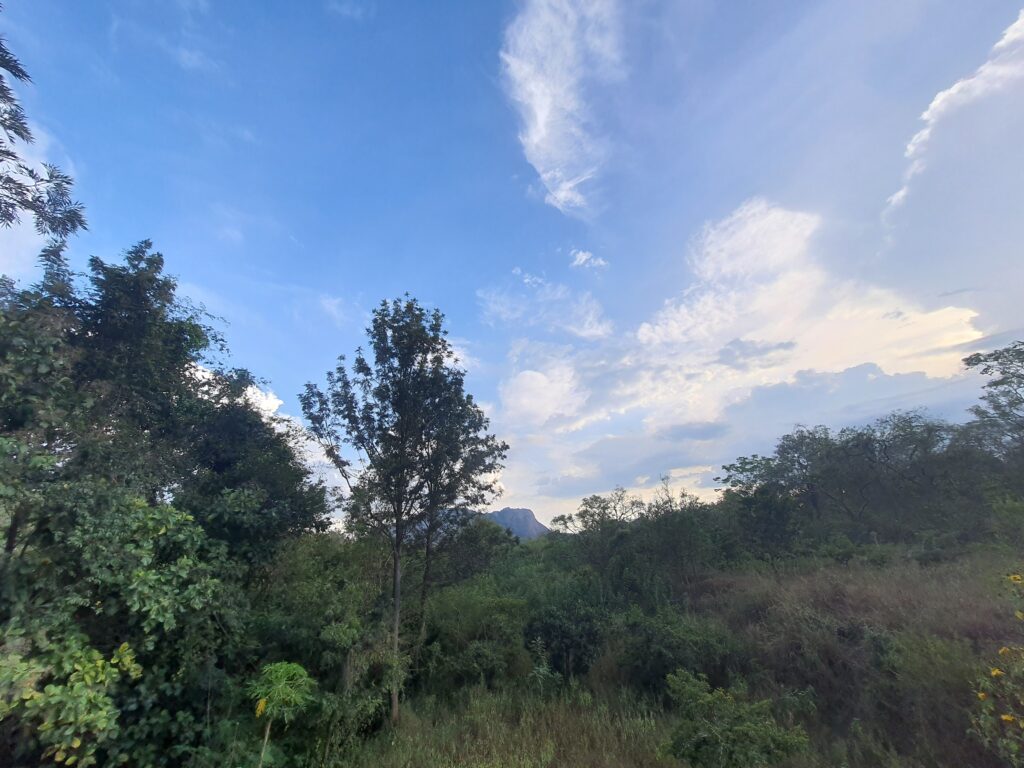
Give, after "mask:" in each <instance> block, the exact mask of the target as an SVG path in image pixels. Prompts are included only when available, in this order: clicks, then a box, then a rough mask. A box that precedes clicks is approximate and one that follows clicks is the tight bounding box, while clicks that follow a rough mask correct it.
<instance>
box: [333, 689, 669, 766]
mask: <svg viewBox="0 0 1024 768" xmlns="http://www.w3.org/2000/svg"><path fill="white" fill-rule="evenodd" d="M669 727H670V718H669V717H668V716H667V715H666V714H665V713H664V712H662V711H661V710H660V708H656V707H652V706H650V705H648V704H645V703H644V702H642V701H640V700H638V699H636V698H633V697H631V696H628V695H625V694H623V695H622V696H620V697H618V698H617V699H616V700H612V701H609V700H607V699H602V700H597V699H595V698H594V697H593V696H592V695H591V694H590V693H589V692H587V691H585V690H583V689H580V688H576V687H574V688H571V689H569V690H566V691H563V692H562V693H561V694H558V695H556V696H554V697H549V698H542V697H539V696H535V695H532V694H529V693H526V692H523V691H501V692H494V691H487V690H485V689H482V688H475V689H472V690H471V691H469V692H468V694H467V696H466V698H465V700H464V701H463V703H462V705H461V706H459V707H457V708H455V709H452V708H451V706H450V704H445V705H443V706H442V705H440V704H437V703H435V702H433V701H431V700H423V701H418V702H413V703H412V704H411V705H410V706H409V707H407V708H406V710H405V712H404V713H403V719H402V722H401V723H400V724H399V726H398V727H397V728H396V729H394V730H390V731H385V732H383V733H381V734H378V735H377V736H376V737H374V738H373V739H371V740H370V741H369V742H367V743H365V744H364V745H362V746H361V747H360V749H359V751H358V754H355V755H353V756H352V757H351V762H347V763H342V765H346V766H353V767H354V768H355V767H359V768H363V767H365V768H370V766H373V768H420V767H421V766H422V768H428V767H429V768H456V767H458V768H551V767H553V766H589V767H591V768H655V766H663V767H664V766H678V763H677V762H675V761H674V760H672V759H670V758H663V757H660V756H659V755H658V748H659V746H660V745H661V744H662V743H663V742H664V741H665V740H666V738H667V734H668V731H669Z"/></svg>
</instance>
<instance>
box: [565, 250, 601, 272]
mask: <svg viewBox="0 0 1024 768" xmlns="http://www.w3.org/2000/svg"><path fill="white" fill-rule="evenodd" d="M569 255H570V256H572V262H571V263H570V264H569V266H571V267H577V268H579V267H582V268H584V269H601V268H602V267H607V266H608V262H607V261H605V260H604V259H602V258H601V257H600V256H595V255H594V254H593V253H591V252H590V251H583V250H580V249H579V248H574V249H573V250H572V251H571V252H570V253H569Z"/></svg>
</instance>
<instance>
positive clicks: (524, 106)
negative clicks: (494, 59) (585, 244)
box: [501, 0, 622, 213]
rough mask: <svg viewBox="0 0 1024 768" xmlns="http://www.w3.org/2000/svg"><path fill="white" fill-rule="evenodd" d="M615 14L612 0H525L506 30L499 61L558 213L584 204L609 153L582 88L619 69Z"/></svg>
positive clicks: (527, 147) (522, 135) (529, 154)
mask: <svg viewBox="0 0 1024 768" xmlns="http://www.w3.org/2000/svg"><path fill="white" fill-rule="evenodd" d="M618 16H619V9H618V7H617V4H616V2H615V0H528V1H527V2H526V3H525V5H524V6H523V8H522V11H521V12H520V13H519V15H518V16H517V17H516V18H515V19H514V20H513V21H512V23H511V24H510V25H509V27H508V28H507V29H506V30H505V42H504V46H503V48H502V50H501V61H502V65H503V68H504V73H505V80H506V85H507V90H508V94H509V97H510V98H511V99H512V101H513V102H514V104H515V106H516V108H517V110H518V112H519V117H520V121H521V129H520V132H519V141H520V143H521V144H522V147H523V152H524V154H525V155H526V160H527V162H529V163H530V165H532V166H533V168H534V169H535V170H536V171H537V174H538V175H539V176H540V180H541V183H542V184H543V185H544V188H545V190H546V195H545V201H546V202H547V203H548V204H549V205H552V206H554V207H555V208H557V209H558V210H560V211H562V212H563V213H570V212H580V211H583V210H584V209H586V208H587V204H588V200H587V194H586V190H585V187H586V185H587V182H589V181H591V180H592V179H593V178H594V177H595V176H596V175H597V174H598V172H599V170H600V168H601V165H602V163H603V162H604V159H605V156H606V153H607V147H606V142H605V140H604V139H603V138H602V137H601V135H600V134H599V133H598V129H597V127H596V120H595V117H594V114H593V110H592V109H591V107H590V105H589V104H588V102H587V88H588V87H589V86H590V85H591V84H593V83H599V82H606V81H609V80H612V79H615V78H617V77H619V76H621V74H622V57H621V50H620V40H619V37H620V33H619V18H618Z"/></svg>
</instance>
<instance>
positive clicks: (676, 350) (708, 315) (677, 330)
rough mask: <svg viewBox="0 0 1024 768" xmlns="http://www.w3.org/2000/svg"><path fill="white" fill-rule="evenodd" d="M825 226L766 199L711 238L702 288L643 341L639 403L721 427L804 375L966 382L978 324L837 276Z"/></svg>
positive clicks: (702, 256) (702, 244) (701, 254)
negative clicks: (874, 372) (824, 254)
mask: <svg viewBox="0 0 1024 768" xmlns="http://www.w3.org/2000/svg"><path fill="white" fill-rule="evenodd" d="M821 227H822V220H821V219H820V217H818V216H816V215H813V214H809V213H805V212H800V211H790V210H787V209H785V208H781V207H779V206H775V205H771V204H770V203H768V202H766V201H764V200H751V201H749V202H747V203H745V204H744V205H742V206H741V207H740V208H738V209H737V210H736V211H735V212H734V213H733V214H731V215H730V216H728V217H727V218H726V219H724V220H722V221H720V222H717V223H714V224H711V225H709V226H707V227H705V229H704V231H703V233H702V234H701V236H700V237H699V238H697V240H696V241H695V242H694V244H693V246H692V249H691V256H690V262H691V266H692V270H693V272H694V274H695V275H696V277H697V278H698V280H697V282H696V283H695V284H694V285H692V286H691V287H690V288H689V289H688V290H687V291H686V292H685V293H684V294H683V296H682V297H681V298H679V299H676V300H673V301H669V302H667V303H666V305H665V306H664V307H663V308H662V309H661V310H660V311H659V312H658V313H657V314H656V315H655V316H654V318H652V319H651V320H650V321H648V322H645V323H643V324H642V325H641V326H640V327H639V329H638V330H637V334H636V337H637V339H638V341H640V342H641V344H642V345H643V351H642V352H641V353H639V354H638V355H637V359H638V361H640V363H641V366H640V369H639V371H638V375H637V377H636V378H635V380H634V381H633V382H631V383H628V384H626V385H625V387H626V389H627V390H628V391H629V392H630V393H631V394H632V396H633V397H634V398H635V399H636V401H637V403H639V404H643V405H645V406H646V407H648V408H651V409H654V411H657V412H659V414H664V415H671V416H672V417H676V418H685V419H689V420H710V419H714V418H716V417H717V416H718V415H719V414H720V412H721V410H722V409H723V408H724V407H726V406H727V405H729V404H730V403H733V402H736V401H737V400H738V399H742V398H743V397H745V396H746V395H747V394H748V393H749V392H750V391H751V390H752V389H753V388H755V387H758V386H765V385H769V384H776V383H781V382H786V381H791V380H792V379H793V377H794V376H795V375H796V374H797V372H798V371H804V370H810V371H843V370H846V369H848V368H851V367H854V366H857V365H861V364H864V363H874V364H876V365H878V366H879V368H880V369H881V370H882V371H884V372H885V373H887V374H897V373H911V372H923V373H925V374H927V375H929V376H933V377H946V376H951V375H953V374H955V373H956V372H957V371H958V370H959V369H960V358H961V357H962V353H961V352H960V351H958V349H957V345H961V344H966V343H969V342H972V341H974V340H976V339H978V338H980V337H981V336H982V333H981V331H979V330H978V329H977V328H975V327H974V325H973V323H972V321H973V320H974V318H975V316H976V313H975V312H974V311H973V310H971V309H967V308H963V307H955V306H946V307H941V308H938V309H934V310H925V309H923V308H921V307H919V306H917V305H916V304H915V303H914V302H913V301H911V300H909V299H907V298H906V297H904V296H902V295H900V294H899V293H898V292H896V291H893V290H891V289H888V288H882V287H879V286H876V285H871V284H868V283H864V282H859V281H855V280H851V279H845V278H838V277H836V276H835V275H833V274H831V273H830V272H829V271H828V270H826V269H825V268H824V267H823V266H822V264H821V262H820V261H819V260H818V259H817V258H816V257H815V254H814V244H815V234H816V233H817V231H818V230H819V229H820V228H821ZM668 360H671V361H673V362H672V363H671V364H670V365H667V364H666V362H667V361H668ZM748 363H749V364H748Z"/></svg>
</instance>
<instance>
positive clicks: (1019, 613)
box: [1013, 611, 1024, 621]
mask: <svg viewBox="0 0 1024 768" xmlns="http://www.w3.org/2000/svg"><path fill="white" fill-rule="evenodd" d="M1013 615H1014V616H1016V617H1017V618H1018V619H1020V620H1021V621H1024V611H1014V612H1013Z"/></svg>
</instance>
